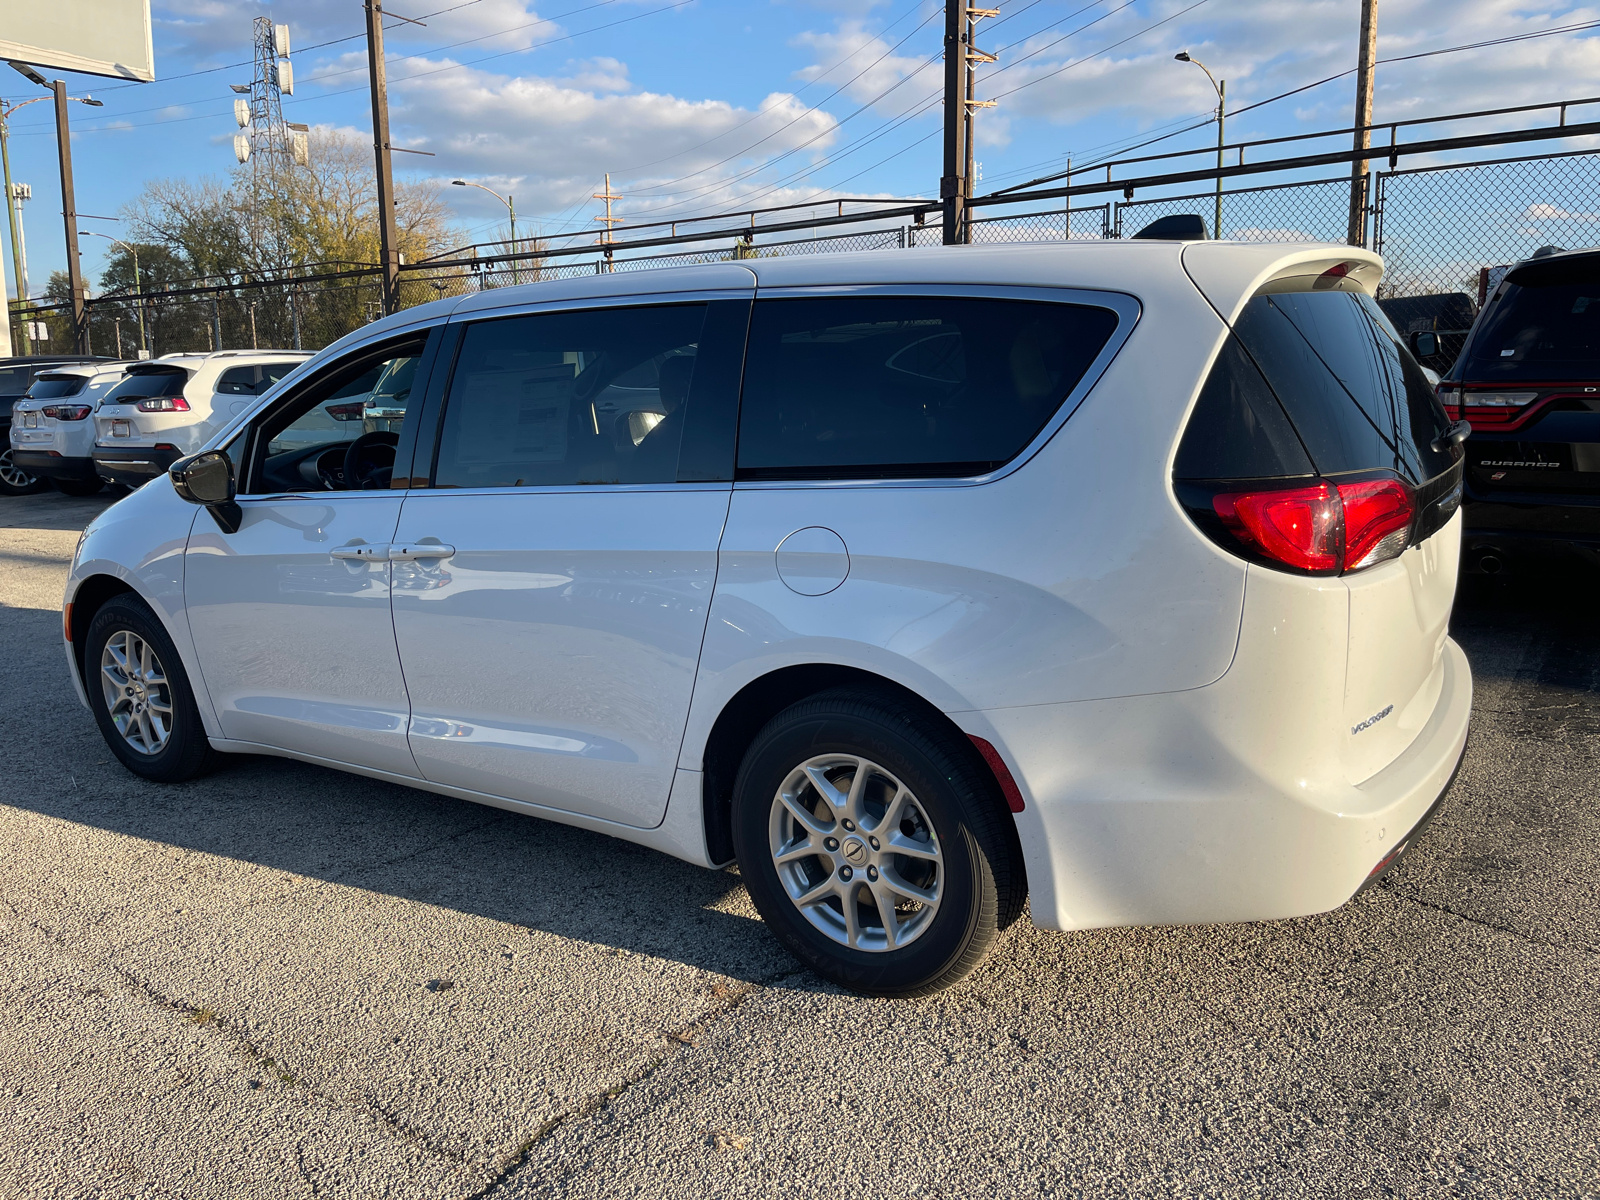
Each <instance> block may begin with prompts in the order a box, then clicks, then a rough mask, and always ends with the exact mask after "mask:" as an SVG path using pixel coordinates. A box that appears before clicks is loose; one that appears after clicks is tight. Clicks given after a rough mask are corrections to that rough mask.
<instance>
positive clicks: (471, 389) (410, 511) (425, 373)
mask: <svg viewBox="0 0 1600 1200" xmlns="http://www.w3.org/2000/svg"><path fill="white" fill-rule="evenodd" d="M1381 275H1382V263H1381V261H1380V260H1379V259H1378V258H1377V257H1375V256H1374V255H1372V254H1369V253H1367V252H1365V251H1362V250H1357V249H1352V248H1350V247H1347V246H1334V245H1305V244H1298V245H1293V246H1269V245H1242V244H1228V243H1211V242H1195V243H1184V242H1177V241H1173V242H1161V241H1127V242H1100V243H1071V244H1066V245H1060V244H1057V245H1005V246H987V247H961V248H954V249H948V250H946V249H939V250H932V249H930V250H919V251H915V252H907V253H895V252H892V251H874V252H869V253H862V254H845V255H832V256H829V255H817V256H807V257H796V258H774V259H751V260H747V261H745V262H742V263H740V264H732V263H728V264H711V265H705V266H696V267H691V268H687V269H668V270H659V271H640V272H633V273H626V274H623V273H618V274H610V275H600V276H596V277H592V278H591V277H585V278H583V279H573V280H562V281H556V282H548V283H538V284H532V285H528V286H524V287H513V288H504V289H497V290H494V291H486V292H483V293H480V294H477V295H472V296H468V297H466V298H459V299H451V300H445V301H439V302H437V303H434V304H429V305H424V306H422V307H419V308H415V309H409V310H406V311H404V312H401V313H398V314H396V315H394V316H392V317H389V318H386V319H384V320H382V321H379V322H377V323H375V324H373V325H371V326H369V327H367V328H365V329H362V330H360V331H359V332H357V333H355V334H352V335H351V336H349V337H347V338H345V339H344V340H343V341H341V342H339V343H337V344H335V345H333V346H331V347H329V348H328V349H326V350H324V351H322V352H321V353H319V354H318V355H317V356H316V357H315V358H314V359H313V360H312V361H311V362H309V363H308V364H307V365H306V367H305V368H304V369H303V370H301V371H298V372H296V374H295V375H294V376H293V377H292V378H291V379H289V380H286V381H285V382H284V383H282V384H280V385H279V386H277V387H275V388H273V389H272V390H271V391H270V392H268V393H267V394H266V395H265V396H263V397H261V398H260V400H259V401H257V402H256V403H255V404H254V405H253V406H252V407H251V408H250V409H249V410H248V411H247V412H245V413H244V414H242V415H241V417H240V418H239V419H237V420H235V421H233V422H232V423H231V424H230V425H229V426H228V427H227V428H226V429H224V430H223V431H222V432H221V433H219V434H218V435H217V437H216V438H214V439H213V440H212V442H211V444H210V446H209V447H208V448H207V449H206V450H205V451H204V452H202V453H199V454H197V455H194V456H191V457H189V458H187V459H185V460H183V461H181V462H179V463H177V464H175V465H174V466H173V468H172V471H171V483H170V484H157V485H154V486H150V487H146V488H144V489H142V490H141V491H139V492H138V493H136V494H135V495H133V496H131V497H129V498H128V499H126V500H123V501H122V502H121V503H119V504H117V505H116V506H114V507H113V508H111V509H109V510H108V511H106V512H105V513H104V514H102V515H101V516H100V517H99V518H98V519H97V520H96V521H95V522H94V523H93V524H92V525H91V526H90V527H89V529H88V530H87V531H86V533H85V535H84V538H83V541H82V543H81V544H80V546H79V548H78V553H77V555H76V557H75V560H74V562H73V567H72V572H71V576H70V580H69V583H68V586H67V592H66V610H65V617H64V625H65V637H66V651H67V658H68V661H69V663H70V666H71V671H72V677H73V679H74V681H75V683H76V684H77V686H78V687H79V690H80V695H81V696H82V698H83V699H84V701H85V703H86V704H87V705H88V706H89V708H90V709H91V710H92V712H93V714H94V716H95V719H96V720H97V722H98V723H99V725H100V728H101V730H102V732H103V734H104V736H105V738H106V741H107V743H108V744H109V745H110V747H111V749H112V751H113V753H115V754H116V755H117V756H118V758H119V759H120V760H121V761H122V762H123V763H124V764H126V765H127V766H128V767H129V768H130V769H131V770H133V771H135V772H137V773H139V774H141V775H144V776H146V777H147V778H151V779H156V780H181V779H185V778H188V777H190V776H192V775H194V774H196V773H197V772H199V771H201V770H202V769H204V768H205V766H206V765H207V763H208V762H209V761H210V760H211V759H212V757H213V756H214V755H215V754H216V753H217V752H245V753H256V754H278V755H286V756H289V757H292V758H297V759H301V760H304V761H307V762H313V763H320V764H324V765H326V766H330V767H336V768H338V769H341V770H346V771H353V772H356V773H359V774H363V775H369V776H373V777H376V778H381V779H386V780H391V781H394V782H397V783H404V784H409V785H412V786H415V787H420V788H426V789H429V790H432V791H435V792H440V793H443V794H446V795H449V796H455V797H460V798H463V799H467V800H473V801H477V802H480V803H484V804H489V805H494V806H497V807H500V808H505V809H511V810H514V811H517V812H523V813H529V814H532V815H535V816H539V817H544V818H547V819H550V820H555V821H561V822H565V823H568V824H572V825H577V826H581V827H583V828H586V829H592V830H599V831H602V832H605V833H608V834H611V835H614V836H617V837H621V838H626V839H628V840H630V841H633V842H637V843H641V844H643V845H646V846H652V847H655V848H656V849H659V850H661V851H663V852H664V853H667V854H671V855H674V856H677V857H679V858H683V859H687V860H688V861H690V862H694V863H698V864H700V865H702V866H705V867H718V866H722V865H725V864H728V863H730V862H734V861H737V862H738V864H739V871H740V876H741V878H742V880H743V882H744V883H745V885H746V886H747V887H748V888H749V890H750V894H751V896H752V898H753V899H754V901H755V903H756V905H757V907H758V908H759V910H760V911H761V913H762V915H763V916H764V918H765V919H766V921H767V923H768V924H769V925H770V926H771V928H772V930H773V932H774V933H775V934H776V935H777V936H778V937H779V938H780V939H781V940H782V942H783V943H784V944H785V945H786V946H787V947H788V948H789V949H790V950H791V951H793V953H794V954H795V955H796V956H797V957H798V958H799V959H800V960H801V961H802V962H804V963H805V964H806V965H807V966H809V967H811V968H813V969H814V970H815V971H817V972H818V973H819V974H821V975H823V976H826V977H827V978H829V979H831V980H834V981H837V982H838V983H840V984H842V985H843V986H846V987H849V988H853V989H856V990H859V991H862V992H867V993H873V994H879V995H893V996H906V995H917V994H924V993H927V992H930V991H933V990H935V989H937V988H940V987H942V986H944V985H946V984H948V983H950V982H951V981H953V980H955V979H958V978H960V977H961V976H962V975H964V974H965V973H967V972H968V971H970V970H972V968H973V967H974V966H975V965H976V964H977V963H978V962H979V961H980V959H981V958H982V957H983V955H984V953H985V951H986V950H987V948H988V947H989V945H990V944H991V943H992V941H993V940H994V938H995V936H996V934H997V933H998V931H999V930H1001V929H1003V928H1005V926H1006V925H1007V924H1008V923H1010V922H1012V921H1014V920H1015V919H1016V918H1017V917H1018V916H1019V915H1020V914H1021V913H1022V911H1023V907H1024V902H1025V901H1026V902H1027V903H1028V904H1029V906H1030V911H1031V917H1032V920H1033V921H1034V923H1035V924H1037V925H1039V926H1042V927H1044V928H1047V929H1086V928H1092V927H1097V926H1108V925H1129V924H1145V923H1189V922H1212V921H1239V920H1251V919H1261V918H1279V917H1290V916H1296V915H1300V914H1308V913H1316V912H1321V911H1324V910H1327V909H1331V908H1334V907H1336V906H1338V905H1340V904H1342V903H1343V902H1344V901H1346V900H1348V899H1349V898H1350V897H1351V896H1352V895H1353V894H1354V893H1355V892H1357V891H1358V890H1359V889H1360V888H1362V887H1363V886H1365V885H1367V884H1369V883H1370V882H1371V881H1372V880H1373V879H1375V878H1377V877H1378V875H1379V874H1380V873H1381V872H1383V871H1384V870H1385V869H1386V868H1387V867H1388V866H1389V865H1390V864H1392V863H1393V862H1394V860H1395V859H1396V857H1397V856H1398V855H1399V854H1400V853H1401V851H1403V850H1404V849H1405V848H1406V847H1407V846H1408V845H1409V844H1410V843H1411V841H1412V839H1413V837H1414V836H1415V834H1416V831H1417V830H1418V828H1419V827H1420V825H1421V823H1422V822H1423V820H1424V819H1425V818H1426V817H1427V816H1428V815H1429V814H1430V813H1431V812H1432V811H1433V810H1434V808H1435V806H1436V805H1437V804H1438V803H1439V802H1440V800H1441V797H1442V796H1443V795H1444V794H1445V791H1446V788H1447V787H1448V785H1449V783H1450V781H1451V779H1452V778H1453V773H1454V772H1455V770H1456V769H1457V765H1458V763H1459V761H1460V759H1461V755H1462V750H1463V746H1464V744H1465V740H1466V735H1467V723H1468V712H1469V708H1470V703H1471V690H1472V688H1471V678H1470V674H1469V672H1468V668H1467V662H1466V659H1465V657H1464V656H1463V655H1462V653H1461V650H1460V649H1459V648H1458V647H1457V646H1456V645H1455V643H1454V642H1452V641H1451V640H1450V638H1449V636H1448V621H1449V615H1450V608H1451V602H1452V598H1453V596H1454V592H1455V583H1456V564H1457V558H1458V550H1459V539H1460V518H1459V516H1458V515H1457V511H1456V510H1457V506H1458V505H1459V502H1460V496H1461V473H1462V459H1463V452H1462V447H1461V445H1460V442H1461V439H1462V437H1463V436H1464V431H1463V430H1462V428H1461V427H1459V426H1458V425H1453V424H1452V423H1451V421H1450V420H1449V419H1448V418H1447V417H1446V415H1445V413H1444V411H1443V410H1442V409H1441V408H1440V407H1439V404H1438V402H1437V400H1436V398H1435V396H1434V392H1433V389H1432V387H1431V386H1430V385H1429V383H1428V381H1427V379H1426V377H1425V376H1424V374H1423V372H1422V370H1421V368H1420V367H1419V366H1418V365H1417V363H1416V362H1415V360H1414V359H1413V358H1412V357H1411V355H1410V353H1409V352H1408V351H1407V350H1406V349H1405V348H1404V347H1403V346H1402V345H1401V343H1400V341H1399V339H1398V338H1397V337H1396V335H1395V332H1394V330H1393V328H1392V327H1391V326H1390V325H1389V323H1388V322H1387V320H1386V319H1385V318H1384V317H1383V315H1382V313H1381V312H1380V310H1379V309H1378V308H1377V306H1376V304H1375V303H1374V300H1373V291H1374V289H1375V288H1376V286H1377V283H1378V281H1379V278H1380V277H1381ZM401 373H404V374H405V375H406V377H407V378H408V379H409V380H410V386H408V387H406V388H405V389H403V390H404V391H405V393H406V394H405V396H404V397H403V398H402V397H400V396H399V395H398V392H399V391H400V390H402V389H398V388H395V389H391V394H390V397H389V399H387V400H385V401H384V405H385V409H384V411H386V412H388V413H389V414H390V415H389V416H388V417H386V418H385V424H386V427H384V428H376V427H372V428H369V427H368V424H367V422H366V421H365V420H362V421H356V420H353V419H352V420H340V419H338V418H339V416H340V414H339V413H338V412H330V411H329V409H330V407H331V408H333V409H338V408H339V406H340V405H348V404H352V403H355V401H353V400H352V399H350V397H351V396H352V394H356V395H359V394H361V389H362V387H363V386H366V387H368V388H371V387H373V386H374V383H372V382H368V383H365V384H363V383H362V381H376V380H379V379H382V378H385V377H389V378H394V377H395V376H397V375H399V374H401ZM369 394H370V393H369ZM361 403H362V404H365V401H362V402H361ZM330 417H331V418H332V419H330ZM380 819H381V818H380ZM528 886H530V887H538V886H542V885H541V884H539V883H538V882H537V881H530V882H529V883H528ZM560 886H566V885H565V884H562V885H560Z"/></svg>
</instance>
